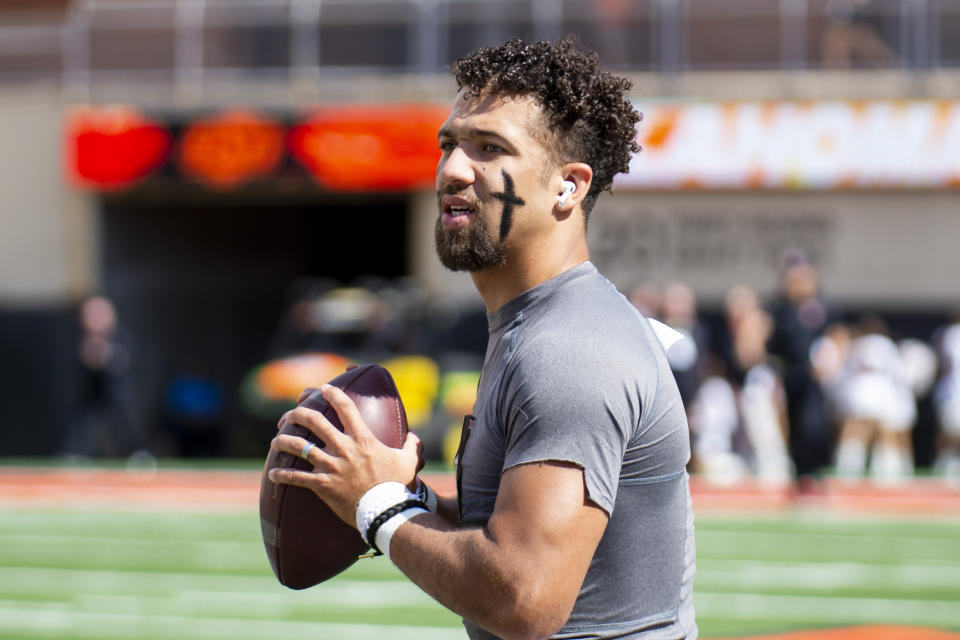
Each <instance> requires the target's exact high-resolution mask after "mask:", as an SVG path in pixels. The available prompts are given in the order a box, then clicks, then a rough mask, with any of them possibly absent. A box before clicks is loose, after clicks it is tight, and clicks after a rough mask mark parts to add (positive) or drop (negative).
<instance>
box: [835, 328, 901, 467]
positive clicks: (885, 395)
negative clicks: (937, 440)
mask: <svg viewBox="0 0 960 640" xmlns="http://www.w3.org/2000/svg"><path fill="white" fill-rule="evenodd" d="M843 350H845V351H846V357H845V358H844V362H843V366H842V367H841V368H840V370H839V371H838V373H837V375H836V376H834V377H833V378H832V379H831V380H830V381H829V383H828V387H827V388H828V393H829V394H830V395H831V396H832V397H833V398H834V406H835V408H836V411H837V418H838V420H839V422H840V436H839V441H838V444H837V448H836V470H837V473H838V474H839V475H841V476H845V477H860V476H863V475H864V474H865V473H866V470H867V465H868V460H869V467H870V473H871V475H872V476H873V477H874V478H875V479H877V480H880V481H895V480H901V479H904V478H907V477H909V476H910V475H912V474H913V451H912V446H911V441H910V430H911V429H912V428H913V426H914V423H915V422H916V418H917V409H916V402H915V399H914V396H913V391H912V389H911V388H910V385H909V381H908V379H907V377H906V372H905V370H904V366H903V363H902V361H901V357H900V350H899V349H898V347H897V345H896V343H894V341H893V340H892V339H891V338H890V332H889V329H888V328H887V325H886V323H885V322H884V321H883V320H882V319H881V318H879V317H878V316H874V315H867V316H864V317H863V318H861V319H860V321H859V322H858V323H857V324H856V326H855V327H854V328H853V330H852V332H851V339H850V341H849V345H848V346H847V347H845V348H843Z"/></svg>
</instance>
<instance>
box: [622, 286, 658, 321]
mask: <svg viewBox="0 0 960 640" xmlns="http://www.w3.org/2000/svg"><path fill="white" fill-rule="evenodd" d="M627 298H628V299H629V300H630V303H631V304H633V306H634V307H636V308H637V311H639V312H640V313H641V314H642V315H643V317H644V318H660V312H661V299H662V297H661V295H660V288H659V287H658V286H657V285H656V284H654V283H652V282H641V283H640V284H638V285H636V286H635V287H634V288H633V289H631V290H630V293H629V295H628V296H627Z"/></svg>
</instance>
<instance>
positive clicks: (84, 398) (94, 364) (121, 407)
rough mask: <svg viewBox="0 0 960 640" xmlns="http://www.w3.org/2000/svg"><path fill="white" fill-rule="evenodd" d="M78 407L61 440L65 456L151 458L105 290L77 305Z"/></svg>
mask: <svg viewBox="0 0 960 640" xmlns="http://www.w3.org/2000/svg"><path fill="white" fill-rule="evenodd" d="M78 322H79V328H80V344H79V346H78V356H79V362H80V367H81V383H80V384H81V387H80V393H81V397H80V412H79V416H78V418H77V420H76V421H75V423H74V424H73V425H72V427H71V429H70V431H69V433H68V435H67V442H66V446H65V453H66V454H67V455H68V456H76V457H81V458H86V457H92V456H104V455H106V456H130V458H131V461H136V460H138V459H140V458H144V459H146V458H150V457H151V456H150V454H149V453H148V451H147V449H146V439H145V437H144V433H143V430H142V427H141V425H140V421H139V420H138V418H137V415H136V412H135V411H134V409H133V402H132V397H131V391H132V390H131V388H130V384H129V374H130V361H131V360H130V351H129V348H128V347H127V343H126V341H125V340H124V339H123V338H122V336H121V331H120V326H119V323H118V320H117V311H116V308H115V307H114V305H113V303H112V302H111V301H110V300H108V299H107V298H105V297H103V296H92V297H90V298H87V299H86V300H84V301H83V302H82V303H81V305H80V309H79V313H78Z"/></svg>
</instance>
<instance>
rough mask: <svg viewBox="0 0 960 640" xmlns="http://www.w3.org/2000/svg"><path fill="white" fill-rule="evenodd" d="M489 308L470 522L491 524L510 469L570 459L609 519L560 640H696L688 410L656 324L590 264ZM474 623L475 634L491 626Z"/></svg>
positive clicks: (469, 483) (463, 495)
mask: <svg viewBox="0 0 960 640" xmlns="http://www.w3.org/2000/svg"><path fill="white" fill-rule="evenodd" d="M488 320H489V330H490V339H489V343H488V345H487V353H486V359H485V362H484V365H483V375H482V377H481V381H480V386H479V389H478V396H477V402H476V404H475V405H474V415H475V416H476V421H475V422H474V425H473V427H472V428H471V429H470V430H469V435H466V431H467V430H466V429H465V435H466V438H465V440H464V441H463V443H462V444H461V447H462V449H461V452H460V456H459V458H458V465H459V467H460V473H461V474H462V478H461V486H460V500H461V514H462V522H463V524H464V525H465V526H483V525H484V524H485V523H486V522H487V520H488V519H489V518H490V515H491V514H492V513H493V508H494V502H495V501H496V497H497V491H498V489H499V485H500V476H501V474H502V473H503V472H504V471H506V470H507V469H510V468H511V467H514V466H517V465H521V464H525V463H531V462H542V461H564V462H572V463H574V464H576V465H578V466H579V467H581V468H582V469H583V473H584V478H585V483H586V490H587V494H588V498H589V499H590V500H591V501H592V502H594V503H595V504H596V505H598V506H599V507H600V508H602V509H603V510H604V511H605V512H606V513H607V514H608V515H609V517H610V520H609V522H608V524H607V528H606V531H605V533H604V535H603V538H602V539H601V541H600V544H599V546H598V547H597V550H596V552H595V554H594V556H593V559H592V561H591V564H590V568H589V570H588V572H587V575H586V578H585V580H584V583H583V586H582V588H581V589H580V593H579V596H578V598H577V601H576V604H575V605H574V608H573V612H572V613H571V615H570V618H569V619H568V621H567V622H566V624H565V625H564V626H563V628H562V629H561V630H560V632H559V633H558V634H557V635H555V636H554V638H594V639H600V638H604V639H608V638H631V639H640V638H642V639H644V640H649V639H658V640H659V639H668V638H669V639H681V638H682V639H691V638H696V636H697V626H696V623H695V622H694V614H693V601H692V590H693V574H694V566H695V561H694V537H693V512H692V510H691V506H690V489H689V483H688V476H687V472H686V468H685V466H686V463H687V460H688V459H689V456H690V442H689V435H688V432H687V421H686V416H685V413H684V409H683V405H682V403H681V401H680V395H679V393H678V391H677V386H676V383H675V381H674V379H673V376H672V374H671V372H670V367H669V365H668V364H667V361H666V358H665V356H664V352H663V348H662V346H661V345H660V343H659V342H658V341H657V338H656V337H655V335H654V332H653V331H652V329H651V326H650V324H649V323H648V322H647V321H646V320H645V319H644V318H643V317H642V316H641V315H640V314H639V313H638V312H637V311H636V309H634V307H633V306H632V305H631V304H630V303H629V302H628V301H627V300H626V299H625V298H624V297H623V296H622V295H621V294H620V293H619V292H618V291H617V290H616V289H615V288H614V286H613V285H612V284H611V283H610V282H609V281H608V280H607V279H606V278H604V277H603V276H601V275H600V274H599V273H598V272H597V270H596V268H595V267H594V266H593V264H591V263H590V262H585V263H582V264H580V265H578V266H576V267H574V268H572V269H570V270H568V271H566V272H565V273H563V274H561V275H559V276H557V277H556V278H553V279H552V280H549V281H547V282H544V283H542V284H540V285H538V286H537V287H534V288H533V289H530V290H529V291H526V292H524V293H523V294H521V295H520V296H518V297H517V298H515V299H514V300H512V301H511V302H509V303H507V304H506V305H505V306H504V307H502V308H501V309H500V310H498V311H497V312H495V313H493V314H491V315H490V316H489V318H488ZM570 535H577V534H576V532H575V531H571V532H570ZM464 625H465V626H466V629H467V632H468V634H469V636H470V638H472V639H473V640H481V639H483V640H489V639H490V638H493V637H494V636H492V635H490V634H489V633H487V632H486V631H484V630H483V629H481V628H480V627H478V626H477V625H475V624H474V623H472V622H470V621H469V620H464Z"/></svg>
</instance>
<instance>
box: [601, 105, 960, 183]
mask: <svg viewBox="0 0 960 640" xmlns="http://www.w3.org/2000/svg"><path fill="white" fill-rule="evenodd" d="M641 110H642V111H643V112H644V120H643V122H642V124H641V140H640V142H641V145H642V146H643V148H644V151H643V152H642V153H640V154H638V155H637V156H636V157H635V158H634V159H633V161H632V163H631V165H630V172H629V174H627V175H621V176H619V177H618V180H617V182H616V183H615V184H616V185H617V186H620V187H624V188H658V189H812V190H819V189H859V188H872V189H875V188H958V187H960V152H958V149H960V101H947V100H942V101H934V100H929V101H927V100H897V101H894V100H876V101H820V102H727V103H691V104H654V105H650V106H641Z"/></svg>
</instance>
